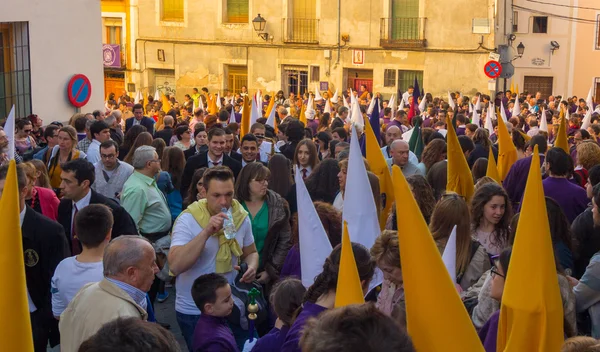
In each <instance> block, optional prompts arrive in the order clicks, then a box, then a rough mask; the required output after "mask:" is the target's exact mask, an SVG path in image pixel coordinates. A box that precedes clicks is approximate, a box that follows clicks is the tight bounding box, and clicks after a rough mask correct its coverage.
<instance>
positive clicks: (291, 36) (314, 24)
mask: <svg viewBox="0 0 600 352" xmlns="http://www.w3.org/2000/svg"><path fill="white" fill-rule="evenodd" d="M281 23H282V31H281V32H282V33H283V42H284V43H305V44H318V43H319V20H318V19H314V18H283V19H282V22H281Z"/></svg>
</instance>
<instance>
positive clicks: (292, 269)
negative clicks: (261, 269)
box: [279, 244, 302, 280]
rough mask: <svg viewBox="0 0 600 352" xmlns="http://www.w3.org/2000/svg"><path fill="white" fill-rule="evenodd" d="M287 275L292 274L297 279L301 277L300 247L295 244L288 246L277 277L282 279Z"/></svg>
mask: <svg viewBox="0 0 600 352" xmlns="http://www.w3.org/2000/svg"><path fill="white" fill-rule="evenodd" d="M288 276H294V277H296V278H298V279H302V266H301V265H300V247H299V246H298V245H297V244H295V245H294V246H292V248H290V250H289V252H288V254H287V256H286V257H285V261H284V262H283V266H282V267H281V272H280V273H279V279H280V280H281V279H284V278H286V277H288Z"/></svg>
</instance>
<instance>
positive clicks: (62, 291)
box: [51, 204, 113, 318]
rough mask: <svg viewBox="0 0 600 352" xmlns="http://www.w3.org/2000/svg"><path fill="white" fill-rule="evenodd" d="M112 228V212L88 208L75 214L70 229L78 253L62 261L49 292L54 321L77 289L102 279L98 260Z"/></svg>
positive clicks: (101, 207) (104, 207)
mask: <svg viewBox="0 0 600 352" xmlns="http://www.w3.org/2000/svg"><path fill="white" fill-rule="evenodd" d="M98 219H103V221H98ZM112 226H113V216H112V211H111V210H110V209H109V208H108V207H107V206H105V205H102V204H90V205H88V206H87V207H85V208H83V209H81V210H80V211H79V212H77V215H76V216H75V219H74V221H73V227H74V230H75V233H76V234H77V238H78V239H79V242H80V243H81V247H82V251H81V253H80V254H79V255H76V256H72V257H68V258H65V259H63V260H62V261H61V262H60V263H59V264H58V266H57V267H56V270H55V271H54V276H53V277H52V284H51V292H52V314H54V316H55V317H57V318H58V317H60V315H61V313H62V312H63V311H64V310H65V309H66V308H67V306H68V305H69V302H71V300H72V299H73V297H75V295H76V294H77V292H78V291H79V289H81V288H82V287H83V286H85V285H86V284H88V283H90V282H99V281H102V279H104V268H103V266H102V257H103V255H104V248H106V246H108V242H110V238H111V234H112Z"/></svg>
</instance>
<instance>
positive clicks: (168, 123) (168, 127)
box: [154, 115, 175, 146]
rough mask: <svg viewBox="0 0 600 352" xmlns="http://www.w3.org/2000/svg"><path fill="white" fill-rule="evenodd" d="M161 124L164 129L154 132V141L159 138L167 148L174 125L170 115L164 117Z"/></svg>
mask: <svg viewBox="0 0 600 352" xmlns="http://www.w3.org/2000/svg"><path fill="white" fill-rule="evenodd" d="M163 122H164V124H165V127H164V128H163V129H162V130H160V131H157V132H154V139H156V138H161V139H162V140H163V141H165V144H166V145H167V146H169V143H170V142H171V137H173V125H174V124H175V119H174V118H173V116H171V115H166V116H165V117H164V119H163Z"/></svg>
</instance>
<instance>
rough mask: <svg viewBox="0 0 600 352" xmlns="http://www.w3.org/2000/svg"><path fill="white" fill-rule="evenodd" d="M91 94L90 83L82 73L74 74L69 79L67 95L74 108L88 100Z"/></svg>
mask: <svg viewBox="0 0 600 352" xmlns="http://www.w3.org/2000/svg"><path fill="white" fill-rule="evenodd" d="M91 96H92V84H91V83H90V80H89V79H88V78H87V77H86V76H85V75H82V74H76V75H74V76H73V77H71V79H70V80H69V84H68V85H67V97H68V98H69V102H71V105H73V106H74V107H76V108H80V107H82V106H84V105H85V104H87V102H88V101H90V97H91Z"/></svg>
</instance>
